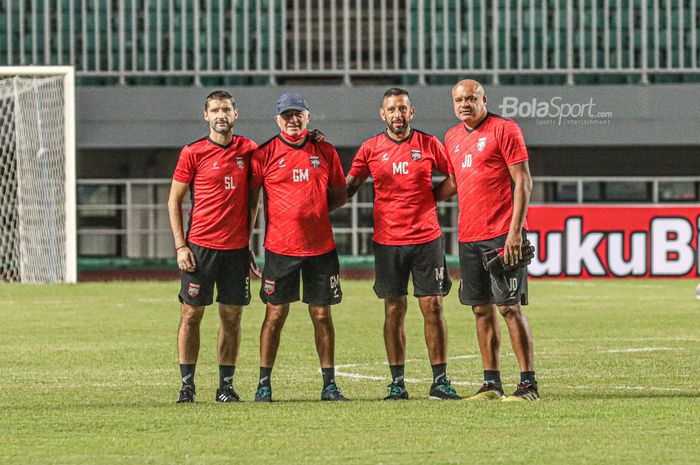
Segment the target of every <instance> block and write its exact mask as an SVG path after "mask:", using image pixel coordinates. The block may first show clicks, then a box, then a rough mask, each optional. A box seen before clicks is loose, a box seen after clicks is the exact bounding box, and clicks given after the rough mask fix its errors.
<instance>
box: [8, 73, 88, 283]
mask: <svg viewBox="0 0 700 465" xmlns="http://www.w3.org/2000/svg"><path fill="white" fill-rule="evenodd" d="M11 76H26V77H32V76H43V77H46V76H63V77H64V78H63V101H64V104H65V105H64V108H63V122H64V153H65V161H64V168H65V180H66V182H65V183H64V184H65V185H64V189H65V234H66V239H65V255H66V275H65V279H64V282H66V283H75V282H77V280H78V249H77V235H78V234H77V222H76V171H75V158H76V147H75V118H76V116H75V68H73V67H72V66H0V77H11Z"/></svg>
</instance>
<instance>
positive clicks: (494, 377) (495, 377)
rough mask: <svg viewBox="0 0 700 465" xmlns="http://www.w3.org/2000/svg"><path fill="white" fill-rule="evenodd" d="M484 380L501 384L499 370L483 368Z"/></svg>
mask: <svg viewBox="0 0 700 465" xmlns="http://www.w3.org/2000/svg"><path fill="white" fill-rule="evenodd" d="M484 382H485V383H488V382H491V383H493V384H497V385H500V384H501V372H500V371H496V370H484Z"/></svg>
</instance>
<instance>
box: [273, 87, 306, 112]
mask: <svg viewBox="0 0 700 465" xmlns="http://www.w3.org/2000/svg"><path fill="white" fill-rule="evenodd" d="M308 109H309V105H308V104H307V103H306V100H304V97H302V96H301V95H299V94H297V93H296V92H287V93H286V94H282V95H281V96H280V98H278V99H277V113H275V114H276V115H279V114H282V113H284V112H285V111H287V110H298V111H304V110H308Z"/></svg>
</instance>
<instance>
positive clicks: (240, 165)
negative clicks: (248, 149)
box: [236, 157, 245, 170]
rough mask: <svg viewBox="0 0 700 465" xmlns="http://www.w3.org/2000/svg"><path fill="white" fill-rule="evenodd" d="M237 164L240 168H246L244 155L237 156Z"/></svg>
mask: <svg viewBox="0 0 700 465" xmlns="http://www.w3.org/2000/svg"><path fill="white" fill-rule="evenodd" d="M236 166H237V167H238V169H239V170H242V169H243V168H245V162H244V161H243V157H236Z"/></svg>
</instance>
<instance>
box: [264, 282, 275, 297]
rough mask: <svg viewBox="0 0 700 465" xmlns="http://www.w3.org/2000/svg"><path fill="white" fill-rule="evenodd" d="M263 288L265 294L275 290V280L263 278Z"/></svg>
mask: <svg viewBox="0 0 700 465" xmlns="http://www.w3.org/2000/svg"><path fill="white" fill-rule="evenodd" d="M263 290H264V291H265V294H267V295H271V294H273V293H274V292H275V282H274V281H271V280H269V279H266V280H265V285H264V286H263Z"/></svg>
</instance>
